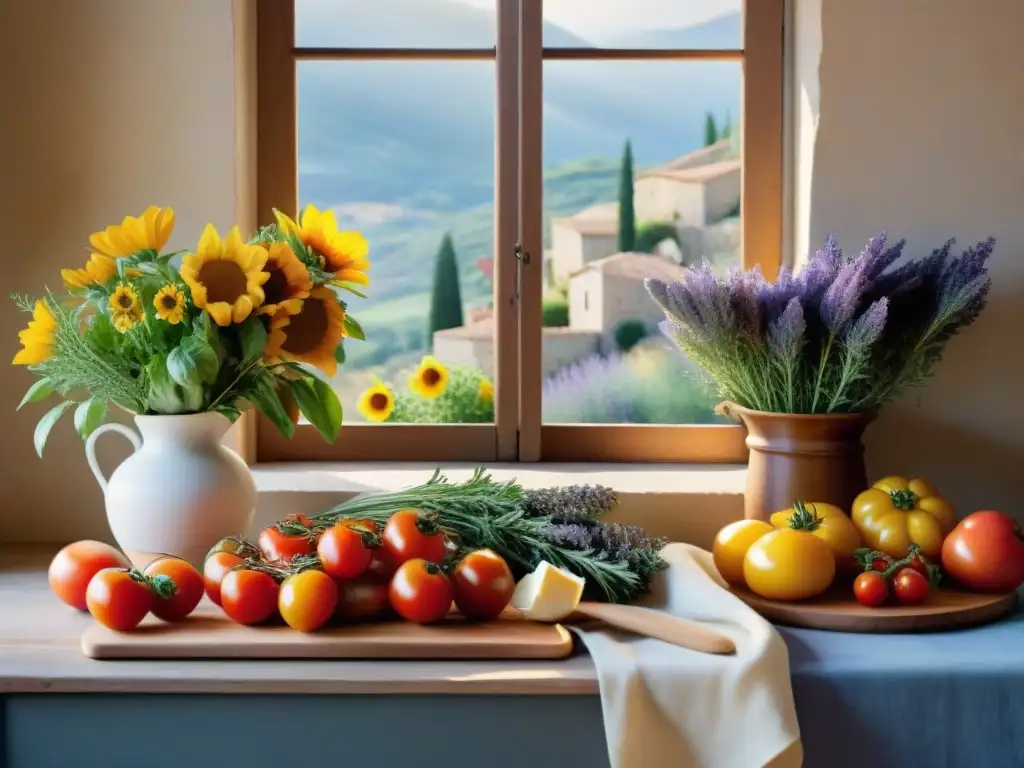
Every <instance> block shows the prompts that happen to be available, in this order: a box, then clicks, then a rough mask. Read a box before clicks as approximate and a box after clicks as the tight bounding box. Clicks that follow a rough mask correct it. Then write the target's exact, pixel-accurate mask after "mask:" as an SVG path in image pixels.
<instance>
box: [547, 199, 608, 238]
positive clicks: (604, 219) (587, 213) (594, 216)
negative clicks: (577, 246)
mask: <svg viewBox="0 0 1024 768" xmlns="http://www.w3.org/2000/svg"><path fill="white" fill-rule="evenodd" d="M551 223H552V224H553V225H556V226H561V227H569V228H570V229H575V230H576V231H577V232H579V233H580V234H581V235H615V234H617V233H618V231H619V204H618V203H600V204H598V205H592V206H590V207H589V208H584V209H583V210H582V211H579V212H578V213H575V214H573V215H572V216H566V217H564V218H554V219H552V222H551Z"/></svg>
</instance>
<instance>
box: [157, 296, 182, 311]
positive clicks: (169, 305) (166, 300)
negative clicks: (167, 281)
mask: <svg viewBox="0 0 1024 768" xmlns="http://www.w3.org/2000/svg"><path fill="white" fill-rule="evenodd" d="M160 306H161V307H163V308H164V309H174V308H175V307H177V306H178V300H177V299H176V298H174V297H173V296H171V294H169V293H165V294H164V295H163V296H161V297H160Z"/></svg>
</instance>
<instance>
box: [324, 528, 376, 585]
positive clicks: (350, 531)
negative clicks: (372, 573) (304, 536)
mask: <svg viewBox="0 0 1024 768" xmlns="http://www.w3.org/2000/svg"><path fill="white" fill-rule="evenodd" d="M375 537H376V534H372V533H361V532H360V531H358V530H356V529H355V528H352V527H351V526H348V525H345V524H344V523H338V524H337V525H332V526H331V527H330V528H328V529H327V530H326V531H324V532H323V534H322V535H321V536H320V541H319V542H318V543H317V545H316V553H317V555H319V556H320V564H321V565H322V566H323V567H324V570H325V571H326V572H327V573H328V574H330V575H331V576H333V577H334V578H336V579H354V578H355V577H356V576H362V575H363V574H364V573H366V569H367V568H368V567H369V565H370V559H371V558H372V557H373V550H372V548H371V547H369V546H367V545H368V544H372V543H373V542H374V541H378V540H377V539H376V538H375Z"/></svg>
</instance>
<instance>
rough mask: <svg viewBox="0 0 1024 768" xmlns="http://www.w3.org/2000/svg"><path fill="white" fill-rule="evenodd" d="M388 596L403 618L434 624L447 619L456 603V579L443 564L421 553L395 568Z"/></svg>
mask: <svg viewBox="0 0 1024 768" xmlns="http://www.w3.org/2000/svg"><path fill="white" fill-rule="evenodd" d="M388 598H389V599H390V601H391V607H392V608H394V609H395V612H396V613H397V614H398V615H399V616H401V617H402V618H403V619H408V620H409V621H415V622H416V623H417V624H432V623H434V622H435V621H440V620H441V619H443V618H444V617H445V616H446V615H447V614H448V610H449V609H450V608H451V606H452V583H451V582H450V581H449V580H448V577H447V576H445V575H444V572H443V571H442V570H441V567H440V566H439V565H436V564H434V563H431V562H428V561H426V560H423V559H422V558H418V557H417V558H413V559H412V560H406V561H405V562H404V563H402V565H400V566H399V567H398V570H397V571H395V575H394V576H393V577H392V579H391V586H390V587H389V588H388Z"/></svg>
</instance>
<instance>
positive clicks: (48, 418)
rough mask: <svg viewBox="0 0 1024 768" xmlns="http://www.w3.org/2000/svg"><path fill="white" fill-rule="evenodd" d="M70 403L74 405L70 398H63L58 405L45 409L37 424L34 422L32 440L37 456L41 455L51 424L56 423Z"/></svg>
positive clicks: (40, 456)
mask: <svg viewBox="0 0 1024 768" xmlns="http://www.w3.org/2000/svg"><path fill="white" fill-rule="evenodd" d="M72 405H74V403H72V402H71V401H70V400H65V401H64V402H63V403H61V404H60V405H58V406H55V407H54V408H51V409H50V410H49V411H47V412H46V415H45V416H43V418H41V419H40V420H39V423H38V424H36V433H35V436H34V441H35V444H36V454H38V456H39V458H42V457H43V448H44V447H46V439H47V438H48V437H49V436H50V430H51V429H53V425H54V424H56V423H57V419H59V418H60V417H61V416H62V415H63V414H64V411H66V410H67V409H68V408H70V407H71V406H72Z"/></svg>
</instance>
